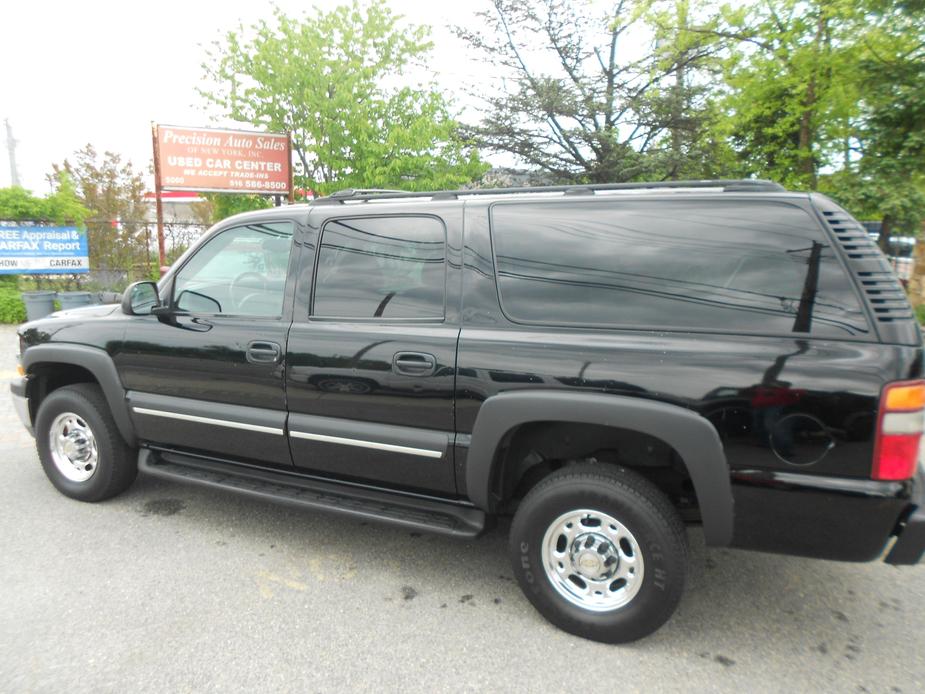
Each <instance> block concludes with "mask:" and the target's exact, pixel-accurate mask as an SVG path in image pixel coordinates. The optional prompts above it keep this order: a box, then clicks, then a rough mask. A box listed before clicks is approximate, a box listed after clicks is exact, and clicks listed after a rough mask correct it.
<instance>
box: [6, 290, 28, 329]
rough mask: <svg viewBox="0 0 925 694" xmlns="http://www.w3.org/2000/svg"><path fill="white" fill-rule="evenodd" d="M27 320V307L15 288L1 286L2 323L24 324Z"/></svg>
mask: <svg viewBox="0 0 925 694" xmlns="http://www.w3.org/2000/svg"><path fill="white" fill-rule="evenodd" d="M25 320H26V305H25V304H24V303H23V301H22V298H21V297H20V295H19V290H18V289H16V288H15V287H9V286H0V323H22V322H23V321H25Z"/></svg>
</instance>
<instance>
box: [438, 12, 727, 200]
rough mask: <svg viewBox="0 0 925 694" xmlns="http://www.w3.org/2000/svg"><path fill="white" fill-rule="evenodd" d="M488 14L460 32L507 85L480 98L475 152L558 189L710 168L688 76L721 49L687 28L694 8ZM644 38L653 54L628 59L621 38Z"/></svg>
mask: <svg viewBox="0 0 925 694" xmlns="http://www.w3.org/2000/svg"><path fill="white" fill-rule="evenodd" d="M491 5H492V6H491V9H490V10H486V11H483V12H480V13H479V15H478V16H479V19H480V28H478V29H468V28H461V27H460V28H457V29H456V32H457V34H458V35H459V36H460V37H462V38H463V39H465V40H466V41H467V42H468V43H469V44H470V46H472V47H473V48H474V49H475V50H476V51H477V52H478V53H479V55H480V56H481V57H482V58H483V59H484V60H485V61H486V62H489V63H491V64H492V65H494V66H497V67H498V68H499V70H500V76H501V77H502V78H503V82H502V83H501V84H500V85H499V87H500V88H498V89H493V90H487V92H488V96H486V97H485V110H484V117H483V119H482V121H481V123H479V124H478V125H476V126H473V127H472V128H471V133H472V136H473V137H474V138H475V139H476V141H477V142H479V144H480V145H481V146H483V147H485V148H487V149H489V150H493V151H497V152H506V153H510V154H513V155H515V156H516V157H517V158H518V159H520V160H521V161H524V162H526V163H527V164H529V165H531V166H533V167H536V168H539V169H541V170H543V171H545V172H547V173H548V174H550V175H551V176H552V177H553V179H556V180H562V181H570V180H581V181H590V182H613V181H617V182H619V181H627V180H632V179H638V178H645V177H650V178H651V177H656V178H661V177H667V178H678V177H679V176H680V175H681V174H682V173H683V174H684V175H690V174H693V175H699V174H701V173H703V172H704V171H709V168H710V167H709V164H708V163H706V162H705V160H706V159H709V158H710V149H711V145H710V143H709V139H708V138H705V125H706V123H707V122H708V121H709V120H710V118H711V108H710V106H709V105H708V104H707V103H706V100H705V96H706V89H705V88H704V87H703V85H702V84H700V83H698V82H696V81H695V80H693V79H692V76H693V72H694V71H695V70H699V69H707V67H708V65H711V64H712V62H711V61H713V56H714V54H715V52H716V50H717V47H718V41H717V39H716V37H715V36H713V35H711V34H709V33H708V32H693V31H691V30H690V28H691V25H692V22H693V21H694V20H693V16H694V15H695V14H697V13H699V11H700V9H699V6H697V5H695V4H694V3H693V2H689V1H688V0H680V1H679V2H676V3H674V4H672V5H671V6H669V7H667V8H665V7H661V6H658V5H657V4H655V3H648V2H641V1H637V2H633V1H632V0H617V2H614V3H612V4H611V5H610V6H609V7H608V9H607V10H606V12H603V11H601V12H599V11H598V10H597V9H596V6H592V5H590V4H584V3H573V2H569V1H568V0H542V1H541V2H537V3H522V2H517V1H516V0H493V1H492V3H491ZM646 21H647V22H648V24H649V25H650V26H648V27H647V26H646V25H645V22H646ZM640 32H642V33H646V34H647V35H649V36H650V39H651V41H650V47H649V48H650V50H649V51H648V52H647V53H646V54H645V55H643V56H642V57H634V56H632V55H624V53H623V49H622V46H623V43H624V41H625V39H626V38H627V37H628V36H629V35H631V34H634V33H637V34H638V33H640ZM485 91H486V90H482V92H481V93H485ZM705 164H706V165H705Z"/></svg>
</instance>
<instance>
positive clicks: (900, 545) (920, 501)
mask: <svg viewBox="0 0 925 694" xmlns="http://www.w3.org/2000/svg"><path fill="white" fill-rule="evenodd" d="M913 485H914V486H913V496H912V504H911V507H910V509H909V510H908V511H907V512H906V513H904V514H903V518H902V519H901V520H900V522H899V526H898V528H897V531H896V534H897V538H896V542H894V543H893V547H892V549H890V551H889V553H888V554H887V555H886V559H885V560H884V561H886V563H887V564H896V565H898V566H904V565H906V566H907V565H909V564H918V563H919V561H920V560H921V558H922V554H923V553H925V474H923V471H922V467H921V466H919V473H918V474H917V475H916V477H915V481H914V483H913Z"/></svg>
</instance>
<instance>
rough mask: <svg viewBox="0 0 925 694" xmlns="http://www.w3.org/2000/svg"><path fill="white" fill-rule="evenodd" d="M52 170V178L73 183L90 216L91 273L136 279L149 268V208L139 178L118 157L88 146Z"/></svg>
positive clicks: (112, 153)
mask: <svg viewBox="0 0 925 694" xmlns="http://www.w3.org/2000/svg"><path fill="white" fill-rule="evenodd" d="M53 170H54V173H53V176H54V177H60V176H61V175H62V174H66V175H67V177H68V180H72V181H73V188H74V189H75V190H76V195H77V197H78V198H79V200H80V202H81V204H82V205H83V206H84V207H85V208H86V209H87V210H89V211H90V215H89V217H88V218H87V221H86V227H87V243H88V244H89V247H90V267H91V268H93V269H94V270H116V271H122V272H126V273H132V272H133V271H135V270H140V269H141V266H144V265H146V264H147V263H148V257H147V256H148V254H147V242H148V239H147V232H148V225H147V216H148V205H147V202H146V201H145V199H144V193H145V184H144V179H143V177H142V174H141V172H139V171H137V170H136V169H135V168H134V167H133V166H132V164H131V162H123V161H122V158H121V157H120V156H119V155H118V154H115V153H114V152H104V153H103V155H102V156H100V155H99V154H98V153H97V152H96V150H95V149H94V148H93V146H92V145H89V144H88V145H86V146H85V147H84V148H83V149H81V150H78V151H77V152H75V153H74V155H73V157H72V158H71V159H66V160H65V161H64V162H63V163H62V164H60V165H55V166H54V169H53ZM59 189H60V187H59Z"/></svg>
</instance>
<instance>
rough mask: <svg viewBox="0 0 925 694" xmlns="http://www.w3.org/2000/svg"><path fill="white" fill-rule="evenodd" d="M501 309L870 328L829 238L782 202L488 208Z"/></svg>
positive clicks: (579, 319) (651, 321) (550, 315)
mask: <svg viewBox="0 0 925 694" xmlns="http://www.w3.org/2000/svg"><path fill="white" fill-rule="evenodd" d="M491 223H492V243H493V246H494V252H495V261H496V267H497V273H498V286H499V292H500V296H501V302H502V306H503V308H504V310H505V313H506V314H507V315H508V316H509V317H510V318H511V319H513V320H515V321H520V322H525V323H547V324H559V325H599V326H618V325H619V326H638V327H654V328H659V327H661V328H681V329H684V328H689V329H717V330H743V331H756V332H771V333H792V332H797V333H806V332H811V333H812V334H815V335H822V336H841V337H846V336H851V335H859V334H866V333H867V332H868V330H869V328H868V326H867V321H866V318H865V316H864V313H863V311H862V308H861V305H860V302H859V300H858V298H857V295H856V293H855V292H854V290H853V289H852V287H851V285H850V283H849V281H848V278H847V277H846V276H845V275H844V270H843V269H842V267H841V265H840V264H839V263H838V261H837V260H836V258H835V255H834V251H833V249H832V247H831V245H830V243H829V240H828V238H827V237H826V236H825V235H824V234H823V232H822V231H821V230H820V229H819V228H818V225H817V224H816V223H815V222H814V221H813V219H812V218H810V217H809V215H807V213H805V212H804V211H803V210H801V209H799V208H797V207H794V206H792V205H787V204H781V203H773V202H767V203H761V202H748V203H743V202H736V201H729V200H727V201H722V200H716V201H709V202H706V201H702V200H701V201H693V200H687V201H685V200H678V201H673V200H672V201H666V200H653V201H651V202H650V201H638V200H637V201H618V200H614V201H612V202H611V201H607V202H598V203H594V204H581V203H557V204H546V205H536V204H524V203H516V204H496V205H494V206H493V207H492V212H491Z"/></svg>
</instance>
